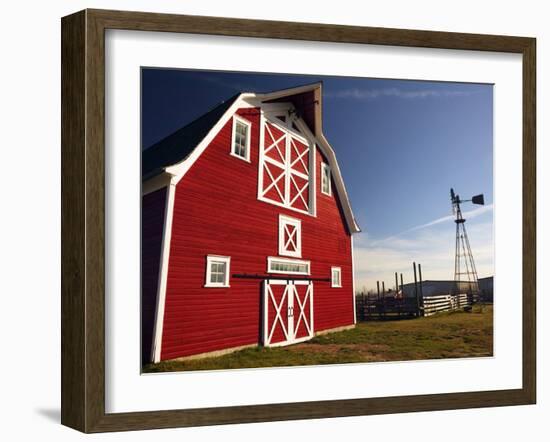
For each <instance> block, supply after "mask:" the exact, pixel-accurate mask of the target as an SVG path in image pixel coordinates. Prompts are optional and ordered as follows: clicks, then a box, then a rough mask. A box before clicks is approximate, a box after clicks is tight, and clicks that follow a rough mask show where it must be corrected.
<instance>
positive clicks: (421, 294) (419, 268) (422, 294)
mask: <svg viewBox="0 0 550 442" xmlns="http://www.w3.org/2000/svg"><path fill="white" fill-rule="evenodd" d="M418 278H419V279H420V305H421V307H422V308H424V288H423V287H422V266H421V265H420V263H418Z"/></svg>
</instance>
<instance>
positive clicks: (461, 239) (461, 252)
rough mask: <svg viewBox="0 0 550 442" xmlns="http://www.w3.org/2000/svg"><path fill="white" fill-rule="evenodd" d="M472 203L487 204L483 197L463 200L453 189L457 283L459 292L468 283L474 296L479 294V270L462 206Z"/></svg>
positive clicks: (478, 196)
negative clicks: (462, 204)
mask: <svg viewBox="0 0 550 442" xmlns="http://www.w3.org/2000/svg"><path fill="white" fill-rule="evenodd" d="M467 201H471V202H472V203H473V204H481V205H483V204H485V201H484V198H483V195H476V196H474V197H472V199H471V200H461V199H460V197H459V196H458V195H456V194H455V192H454V190H453V189H451V204H452V206H453V214H454V215H455V220H454V222H455V223H456V238H455V278H454V280H455V283H456V288H457V290H460V288H461V287H460V286H461V283H463V282H467V283H468V285H469V288H470V292H471V294H472V295H477V294H478V293H479V283H478V278H477V270H476V265H475V262H474V255H473V254H472V248H471V247H470V240H469V239H468V233H467V232H466V225H465V223H466V220H465V219H464V217H463V216H462V209H461V208H460V204H461V203H464V202H467Z"/></svg>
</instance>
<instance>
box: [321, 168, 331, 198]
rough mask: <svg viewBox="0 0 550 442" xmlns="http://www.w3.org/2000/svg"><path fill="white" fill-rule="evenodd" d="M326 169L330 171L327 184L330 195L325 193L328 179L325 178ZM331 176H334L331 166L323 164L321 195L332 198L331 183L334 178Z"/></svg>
mask: <svg viewBox="0 0 550 442" xmlns="http://www.w3.org/2000/svg"><path fill="white" fill-rule="evenodd" d="M325 169H327V170H328V183H327V184H328V193H327V192H325V182H326V181H325V180H326V179H327V178H326V177H325ZM331 175H332V172H331V170H330V166H329V165H328V164H327V163H325V162H324V161H323V162H321V193H322V194H323V195H328V196H332V183H331V181H332V179H331V178H332V176H331Z"/></svg>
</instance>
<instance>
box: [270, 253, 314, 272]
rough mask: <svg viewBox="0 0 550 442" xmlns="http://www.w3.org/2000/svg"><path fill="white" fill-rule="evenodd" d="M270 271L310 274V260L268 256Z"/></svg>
mask: <svg viewBox="0 0 550 442" xmlns="http://www.w3.org/2000/svg"><path fill="white" fill-rule="evenodd" d="M267 272H268V273H287V274H293V275H309V261H298V260H295V259H285V258H274V257H272V256H270V257H268V258H267Z"/></svg>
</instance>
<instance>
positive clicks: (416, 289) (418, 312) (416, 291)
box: [413, 262, 420, 317]
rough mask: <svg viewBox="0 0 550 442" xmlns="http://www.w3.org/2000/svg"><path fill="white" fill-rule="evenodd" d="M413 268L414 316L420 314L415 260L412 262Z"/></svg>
mask: <svg viewBox="0 0 550 442" xmlns="http://www.w3.org/2000/svg"><path fill="white" fill-rule="evenodd" d="M413 270H414V296H415V297H416V316H417V317H419V316H420V299H419V297H418V285H417V280H416V262H413Z"/></svg>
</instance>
